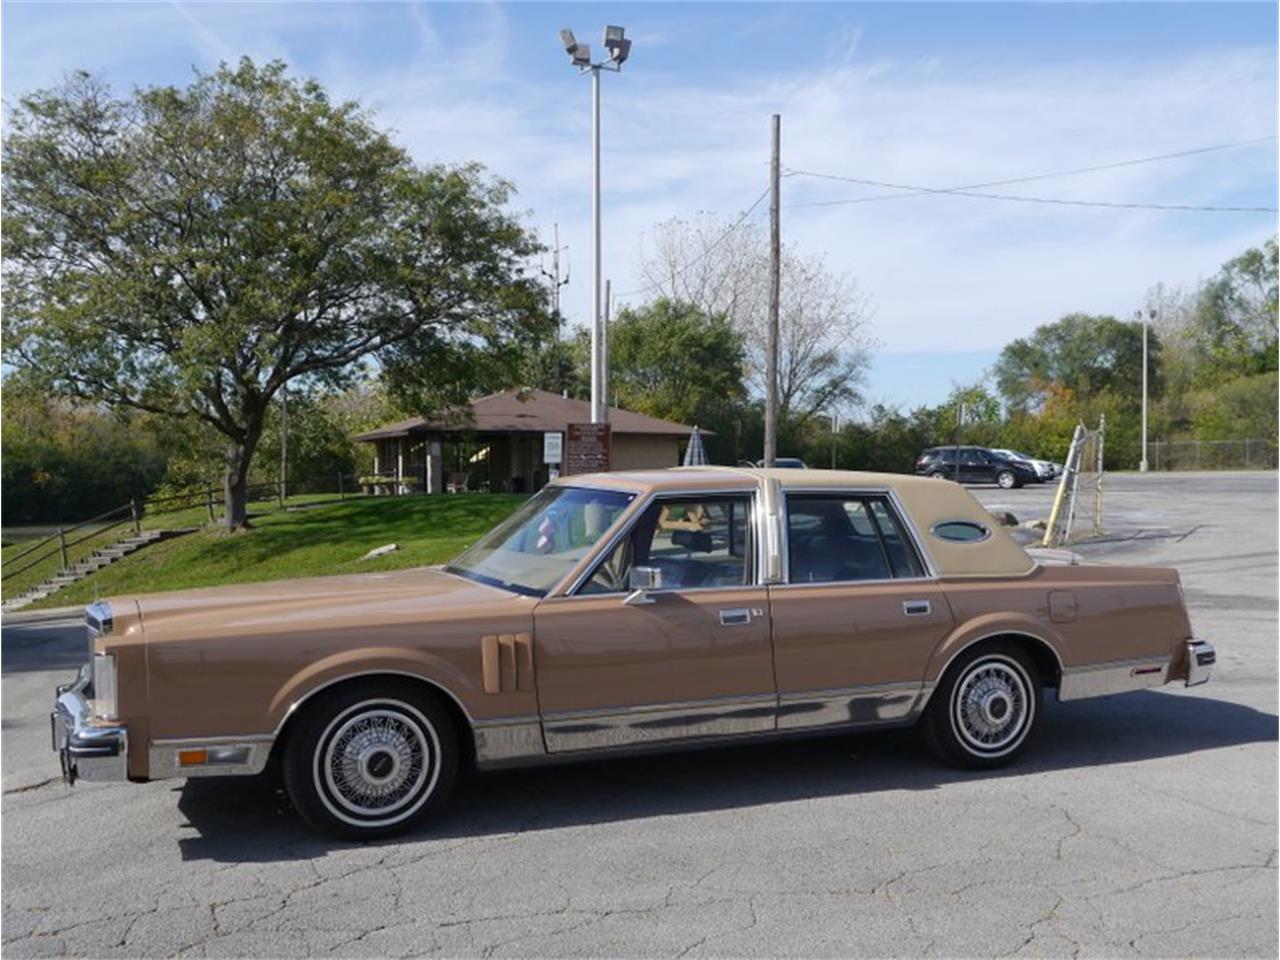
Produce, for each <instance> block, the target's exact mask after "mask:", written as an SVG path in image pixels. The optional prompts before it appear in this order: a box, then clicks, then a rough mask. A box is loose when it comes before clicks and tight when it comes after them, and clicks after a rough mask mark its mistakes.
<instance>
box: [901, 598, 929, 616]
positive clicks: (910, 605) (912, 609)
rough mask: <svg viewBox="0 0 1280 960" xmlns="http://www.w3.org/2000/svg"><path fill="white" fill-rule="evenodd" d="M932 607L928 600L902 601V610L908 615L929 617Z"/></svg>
mask: <svg viewBox="0 0 1280 960" xmlns="http://www.w3.org/2000/svg"><path fill="white" fill-rule="evenodd" d="M931 609H932V607H930V606H929V601H928V600H904V601H902V612H903V613H905V614H906V615H907V616H908V617H927V616H928V615H929V611H930V610H931Z"/></svg>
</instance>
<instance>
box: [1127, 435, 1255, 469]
mask: <svg viewBox="0 0 1280 960" xmlns="http://www.w3.org/2000/svg"><path fill="white" fill-rule="evenodd" d="M1147 464H1148V466H1149V467H1150V468H1151V469H1152V470H1274V469H1276V465H1277V447H1276V441H1274V440H1252V439H1250V440H1156V441H1154V442H1153V443H1148V444H1147Z"/></svg>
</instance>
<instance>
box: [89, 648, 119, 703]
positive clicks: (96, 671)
mask: <svg viewBox="0 0 1280 960" xmlns="http://www.w3.org/2000/svg"><path fill="white" fill-rule="evenodd" d="M93 700H94V707H95V711H94V712H95V713H96V714H97V716H99V717H102V718H104V719H115V716H116V655H115V654H114V653H95V654H94V655H93Z"/></svg>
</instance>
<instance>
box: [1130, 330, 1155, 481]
mask: <svg viewBox="0 0 1280 960" xmlns="http://www.w3.org/2000/svg"><path fill="white" fill-rule="evenodd" d="M1134 317H1135V318H1137V319H1138V320H1139V321H1140V322H1141V323H1142V461H1141V462H1140V463H1139V464H1138V471H1139V472H1140V473H1146V472H1147V326H1148V321H1150V320H1155V318H1156V312H1155V310H1148V311H1147V312H1146V313H1145V314H1144V313H1143V312H1142V311H1141V310H1136V311H1134Z"/></svg>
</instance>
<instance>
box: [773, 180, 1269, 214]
mask: <svg viewBox="0 0 1280 960" xmlns="http://www.w3.org/2000/svg"><path fill="white" fill-rule="evenodd" d="M791 172H792V174H793V175H795V176H808V177H823V178H824V179H828V180H844V181H846V182H848V183H860V184H864V185H866V186H870V187H888V188H889V189H891V190H909V191H911V192H912V193H929V194H944V195H946V196H949V197H977V198H979V199H982V200H1012V201H1014V202H1017V203H1048V204H1055V205H1057V206H1063V207H1109V208H1113V209H1121V210H1194V211H1199V212H1212V213H1277V212H1280V211H1278V210H1277V208H1275V207H1210V206H1199V205H1196V204H1191V203H1125V202H1121V201H1115V200H1065V199H1063V198H1062V197H1024V196H1018V195H1015V194H1011V193H980V192H978V191H975V190H962V189H957V188H954V187H952V188H944V187H921V186H917V185H915V184H908V183H889V182H888V181H885V180H865V179H862V178H860V177H836V176H832V175H830V174H820V173H809V172H808V171H805V170H793V171H791ZM844 202H846V203H848V202H850V201H844ZM832 205H834V203H833V204H832Z"/></svg>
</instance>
